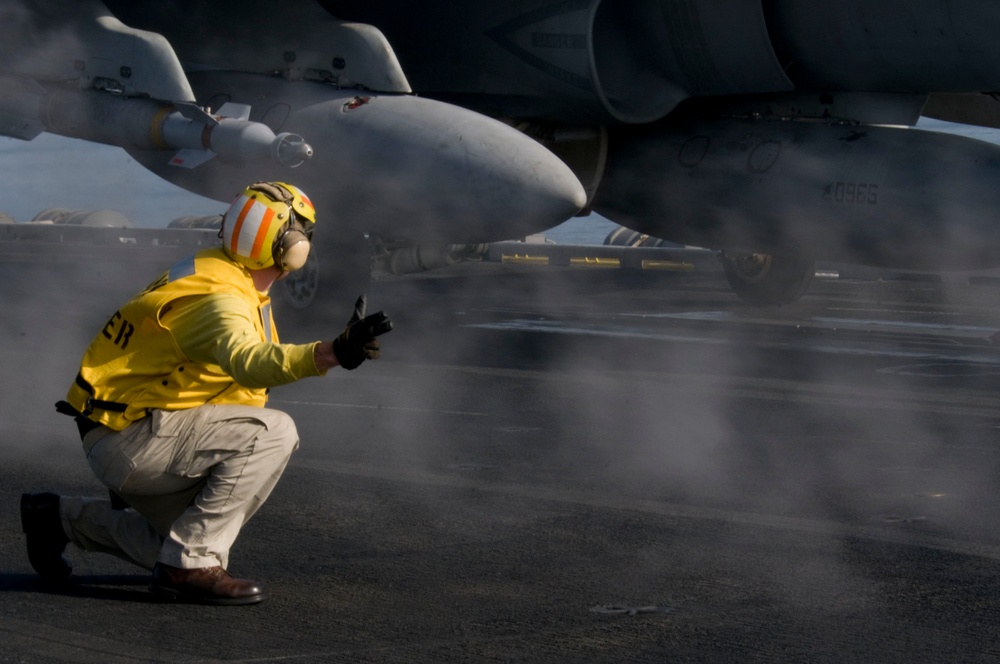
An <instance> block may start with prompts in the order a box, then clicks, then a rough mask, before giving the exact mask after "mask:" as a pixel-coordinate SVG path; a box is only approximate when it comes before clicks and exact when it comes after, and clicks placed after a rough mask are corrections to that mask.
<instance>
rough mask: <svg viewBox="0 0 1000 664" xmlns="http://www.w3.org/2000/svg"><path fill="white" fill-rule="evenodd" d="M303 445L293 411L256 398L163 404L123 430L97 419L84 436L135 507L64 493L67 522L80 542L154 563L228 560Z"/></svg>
mask: <svg viewBox="0 0 1000 664" xmlns="http://www.w3.org/2000/svg"><path fill="white" fill-rule="evenodd" d="M298 445H299V438H298V433H297V431H296V429H295V423H294V422H293V421H292V419H291V418H290V417H289V416H288V415H286V414H285V413H283V412H281V411H277V410H271V409H267V408H256V407H253V406H213V405H209V406H201V407H198V408H192V409H190V410H180V411H160V410H157V411H153V412H152V414H151V415H150V416H149V417H146V418H144V419H142V420H140V421H138V422H135V423H133V424H132V425H130V426H128V427H126V428H125V429H124V430H122V431H118V432H116V431H112V430H111V429H108V428H106V427H99V428H97V429H95V430H94V431H91V432H90V433H88V434H87V436H86V437H85V438H84V450H85V451H86V453H87V461H88V462H89V464H90V467H91V468H92V469H93V471H94V474H95V475H97V478H98V479H99V480H101V482H103V483H104V484H105V485H106V486H107V487H108V488H110V489H111V490H113V491H114V492H115V493H117V494H118V495H120V496H121V497H122V498H124V499H125V500H126V501H128V503H129V505H131V506H132V507H131V508H129V509H124V510H114V509H112V508H111V501H110V500H104V499H97V498H73V497H60V498H61V499H60V513H61V516H62V519H63V527H64V529H65V530H66V534H67V535H68V536H69V538H70V540H71V541H72V542H73V543H75V544H76V545H77V546H79V547H80V548H81V549H83V550H85V551H102V552H105V553H111V554H114V555H117V556H119V557H122V558H125V559H126V560H130V561H132V562H135V563H138V564H139V565H142V566H143V567H146V568H147V569H152V568H153V565H154V564H155V563H156V562H157V561H159V562H162V563H165V564H167V565H171V566H173V567H183V568H189V569H190V568H199V567H213V566H216V565H221V566H222V567H224V568H225V567H227V566H228V564H229V549H230V547H232V545H233V542H235V541H236V537H237V535H239V532H240V529H241V528H242V527H243V524H244V523H246V522H247V520H249V519H250V517H251V516H253V514H254V513H255V512H256V511H257V510H258V509H259V508H260V506H261V505H262V504H263V503H264V501H265V500H267V497H268V496H269V495H270V493H271V490H272V489H273V488H274V486H275V484H277V482H278V479H279V478H280V477H281V473H282V472H283V471H284V469H285V466H286V465H287V464H288V460H289V458H290V457H291V455H292V452H294V451H295V450H296V449H297V448H298Z"/></svg>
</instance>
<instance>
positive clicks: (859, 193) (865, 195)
mask: <svg viewBox="0 0 1000 664" xmlns="http://www.w3.org/2000/svg"><path fill="white" fill-rule="evenodd" d="M823 200H824V201H833V202H834V203H854V204H858V205H878V185H877V184H871V183H867V182H828V183H826V186H824V187H823Z"/></svg>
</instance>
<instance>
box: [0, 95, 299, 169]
mask: <svg viewBox="0 0 1000 664" xmlns="http://www.w3.org/2000/svg"><path fill="white" fill-rule="evenodd" d="M2 104H3V102H2V101H0V111H2V110H3V107H2ZM38 108H39V110H38V121H39V122H40V123H41V124H42V125H43V126H44V127H45V129H46V130H47V131H50V132H52V133H55V134H61V135H63V136H69V137H72V138H81V139H84V140H89V141H95V142H98V143H105V144H107V145H117V146H119V147H123V148H126V149H140V150H145V149H153V150H178V151H179V152H177V154H175V155H174V156H173V157H172V158H171V159H170V160H169V163H170V164H171V165H173V166H181V167H184V168H196V167H197V166H200V165H201V164H204V163H205V162H207V161H209V160H210V159H213V158H214V157H216V156H218V157H221V158H222V159H223V160H225V161H228V162H233V163H237V164H252V163H259V162H273V163H276V164H280V165H282V166H286V167H291V168H294V167H296V166H299V165H301V164H302V163H303V162H305V161H306V160H308V159H310V158H311V157H312V155H313V150H312V147H311V146H310V145H309V144H308V143H307V142H306V141H305V139H304V138H303V137H302V136H299V135H298V134H292V133H288V132H284V133H281V134H277V135H276V134H275V133H274V131H273V130H272V129H271V128H270V127H268V126H267V125H265V124H263V123H261V122H253V121H251V120H250V119H249V117H250V107H249V106H247V105H245V104H231V103H230V104H225V105H223V106H222V107H221V108H220V109H219V110H218V111H217V112H216V113H214V114H213V113H211V112H209V111H207V110H205V109H202V108H200V107H199V106H197V105H195V104H193V103H189V102H176V103H174V104H166V103H164V102H159V101H154V100H151V99H144V98H134V97H122V96H118V95H114V94H109V93H106V92H98V91H84V92H78V91H66V90H58V91H54V92H50V93H48V94H46V95H45V96H44V97H43V98H42V99H41V102H40V104H39V107H38ZM18 110H19V111H22V112H23V109H18Z"/></svg>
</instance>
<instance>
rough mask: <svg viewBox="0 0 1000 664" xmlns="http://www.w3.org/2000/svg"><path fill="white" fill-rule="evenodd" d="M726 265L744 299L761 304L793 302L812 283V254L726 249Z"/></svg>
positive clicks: (813, 272) (732, 283) (724, 262)
mask: <svg viewBox="0 0 1000 664" xmlns="http://www.w3.org/2000/svg"><path fill="white" fill-rule="evenodd" d="M722 269H723V271H724V272H725V273H726V279H727V280H728V281H729V285H730V287H732V289H733V291H734V292H735V293H736V294H737V295H738V296H739V297H740V299H741V300H743V301H745V302H749V303H750V304H757V305H782V304H791V303H792V302H795V301H796V300H798V299H799V298H800V297H802V295H803V294H804V293H805V292H806V290H807V289H808V288H809V284H810V283H812V278H813V275H814V274H815V273H816V262H815V261H814V260H813V259H811V258H800V257H792V256H786V255H781V256H775V255H772V254H761V253H723V254H722Z"/></svg>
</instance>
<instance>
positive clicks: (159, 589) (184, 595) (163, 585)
mask: <svg viewBox="0 0 1000 664" xmlns="http://www.w3.org/2000/svg"><path fill="white" fill-rule="evenodd" d="M149 590H150V591H151V592H152V593H153V594H154V595H156V596H157V597H160V598H161V599H166V600H170V601H174V602H195V603H198V604H223V605H230V606H231V605H235V604H255V603H257V602H260V601H261V600H263V599H264V591H263V590H262V589H261V587H260V584H259V583H257V582H256V581H250V580H249V579H234V578H233V577H231V576H229V572H227V571H226V570H224V569H222V568H221V567H218V566H216V567H202V568H198V569H182V568H180V567H171V566H170V565H164V564H163V563H156V565H154V566H153V580H152V582H151V583H150V584H149Z"/></svg>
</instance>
